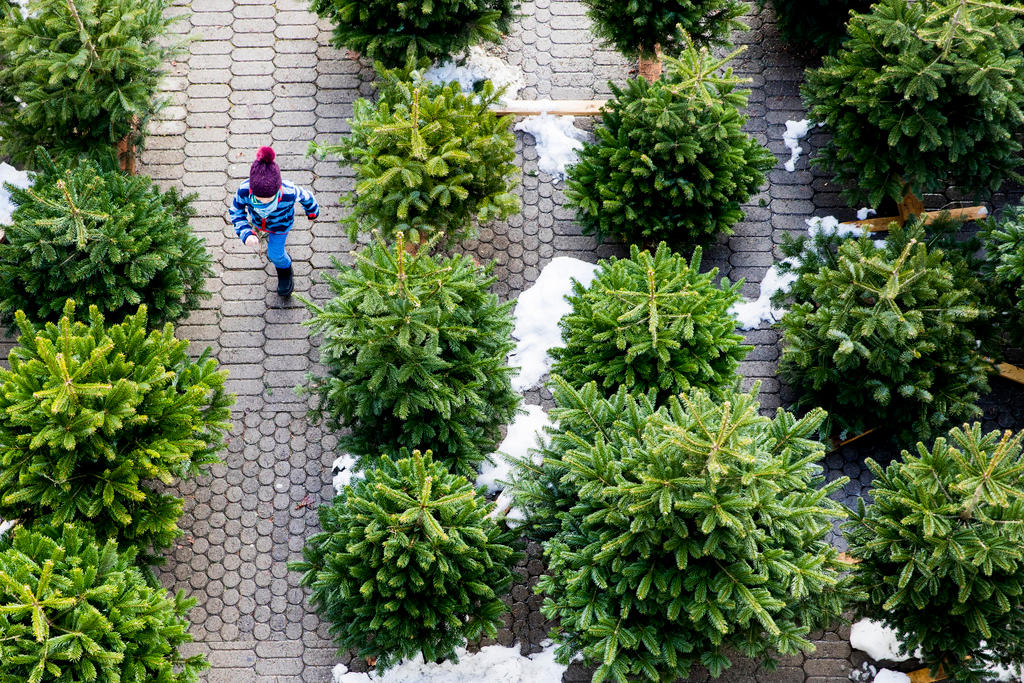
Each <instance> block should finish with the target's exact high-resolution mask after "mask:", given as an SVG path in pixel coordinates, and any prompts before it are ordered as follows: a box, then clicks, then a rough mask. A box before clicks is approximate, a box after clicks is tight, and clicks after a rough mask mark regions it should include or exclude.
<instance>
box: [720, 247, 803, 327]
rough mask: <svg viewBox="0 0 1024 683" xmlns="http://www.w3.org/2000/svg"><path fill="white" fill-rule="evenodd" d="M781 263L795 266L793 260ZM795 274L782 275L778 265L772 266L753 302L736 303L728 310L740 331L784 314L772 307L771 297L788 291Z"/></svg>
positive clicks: (795, 262) (794, 279)
mask: <svg viewBox="0 0 1024 683" xmlns="http://www.w3.org/2000/svg"><path fill="white" fill-rule="evenodd" d="M783 263H788V264H790V265H792V266H796V264H797V261H796V259H795V258H788V259H786V260H785V261H783ZM796 278H797V274H796V273H795V272H793V271H790V272H788V273H782V272H781V271H780V270H779V266H778V264H776V265H774V266H772V267H771V268H769V269H768V272H767V273H765V276H764V279H763V280H761V293H760V294H759V295H758V297H757V298H756V299H754V300H753V301H737V302H736V303H735V304H733V305H732V308H730V309H729V312H730V313H731V314H733V315H734V316H736V320H737V322H738V326H739V328H740V329H741V330H752V329H754V328H755V327H757V326H758V325H760V324H761V323H762V322H774V321H776V320H778V319H779V318H780V317H782V314H783V313H785V312H786V311H785V309H784V308H776V307H775V306H773V305H772V297H773V296H775V294H776V293H777V292H785V291H788V290H789V288H790V287H791V286H792V285H793V283H794V282H796Z"/></svg>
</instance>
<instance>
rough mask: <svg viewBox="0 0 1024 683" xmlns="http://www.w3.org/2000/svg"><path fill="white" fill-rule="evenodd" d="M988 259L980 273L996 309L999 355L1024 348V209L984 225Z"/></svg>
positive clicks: (1008, 210) (988, 300) (1009, 210)
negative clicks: (1008, 349) (1011, 349)
mask: <svg viewBox="0 0 1024 683" xmlns="http://www.w3.org/2000/svg"><path fill="white" fill-rule="evenodd" d="M981 227H982V229H981V233H980V234H981V241H982V244H983V245H984V250H985V259H984V260H983V261H982V263H981V265H980V267H979V270H980V274H981V278H982V280H983V281H984V283H985V286H984V287H983V288H981V289H980V291H981V293H982V295H983V296H984V297H985V301H986V303H988V304H989V306H991V307H992V308H993V323H994V324H993V327H994V328H995V329H994V334H993V335H992V336H994V337H995V342H996V343H995V344H990V346H993V348H992V349H989V351H990V352H992V353H995V354H999V357H1001V355H1002V352H1004V351H1005V348H1006V347H1007V346H1009V347H1012V348H1022V347H1024V318H1022V316H1021V313H1022V312H1024V206H1007V207H1006V208H1005V209H1004V210H1003V214H1002V216H1000V217H999V219H998V220H996V219H989V220H987V221H984V222H982V224H981Z"/></svg>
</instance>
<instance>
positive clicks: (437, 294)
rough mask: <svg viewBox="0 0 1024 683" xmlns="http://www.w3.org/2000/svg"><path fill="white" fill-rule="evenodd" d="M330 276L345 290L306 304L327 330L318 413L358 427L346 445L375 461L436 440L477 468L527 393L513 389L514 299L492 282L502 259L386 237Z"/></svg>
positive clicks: (456, 460)
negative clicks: (480, 260)
mask: <svg viewBox="0 0 1024 683" xmlns="http://www.w3.org/2000/svg"><path fill="white" fill-rule="evenodd" d="M335 265H336V267H338V268H339V272H338V273H337V275H327V276H325V280H326V282H327V284H328V286H329V287H330V288H331V290H332V292H333V293H334V295H335V296H334V298H333V299H331V300H330V301H328V302H327V303H326V304H324V305H323V306H319V305H316V304H313V303H311V302H306V305H307V307H308V308H309V310H310V312H311V313H312V318H311V319H310V320H309V321H307V323H305V324H306V325H307V326H308V327H310V329H311V330H312V332H313V334H322V335H323V343H322V344H321V346H320V353H321V362H322V363H323V364H324V366H325V367H326V368H327V374H326V376H324V377H320V378H314V379H313V382H312V385H311V391H314V392H316V393H317V394H318V396H319V397H320V403H319V406H318V409H317V410H316V411H314V415H315V416H318V417H325V418H327V419H328V421H329V422H330V423H331V424H332V425H333V426H340V425H344V426H346V427H348V428H349V429H350V430H351V432H350V433H349V434H348V435H346V436H344V437H342V445H343V447H345V448H348V449H350V450H351V451H352V452H353V453H354V454H357V455H358V456H359V457H360V463H361V466H367V465H370V464H372V462H373V459H374V458H376V456H377V455H378V453H379V452H380V451H382V450H383V451H386V452H396V451H397V450H398V449H400V448H403V447H417V446H419V447H423V448H427V447H433V448H434V452H435V453H436V454H437V457H438V459H441V460H445V461H446V462H448V463H449V464H450V465H451V466H452V467H453V468H454V469H455V470H456V471H458V472H460V473H463V474H467V475H469V474H471V473H473V472H474V471H475V468H476V465H477V464H478V463H479V462H481V461H482V460H483V458H484V457H485V456H486V455H487V454H489V453H491V452H493V450H494V448H495V447H496V446H497V443H498V440H499V439H500V427H501V425H504V424H507V423H508V422H510V421H511V419H512V417H513V416H514V415H515V411H516V409H517V407H518V405H519V400H520V397H519V395H518V394H516V393H515V392H514V391H512V385H511V380H510V377H511V375H512V373H513V370H512V369H511V368H509V367H508V364H507V356H508V353H509V352H510V351H511V350H512V347H513V343H512V341H511V337H510V335H511V332H512V325H513V323H512V315H511V307H512V304H511V303H509V302H506V303H500V302H499V301H498V297H497V296H496V295H494V294H492V293H491V292H489V291H488V290H489V288H490V286H491V284H492V283H493V282H494V278H493V277H492V276H491V275H490V272H491V269H492V268H493V265H488V266H486V267H479V266H477V265H476V264H475V263H474V262H473V261H472V260H471V259H470V258H468V257H465V256H461V255H458V254H456V255H454V256H451V257H436V258H435V257H434V256H431V255H430V254H429V245H427V246H424V247H421V248H420V249H419V251H418V252H417V253H416V254H415V255H411V254H409V253H407V252H406V251H405V249H404V241H403V239H402V238H401V235H399V238H398V242H397V244H396V245H395V246H394V247H391V246H388V245H386V244H385V243H384V242H382V241H374V242H373V243H372V244H371V245H370V246H368V247H367V248H366V249H364V250H362V251H360V252H358V253H357V254H356V256H355V264H354V265H353V267H351V268H349V267H343V266H341V264H340V263H336V264H335Z"/></svg>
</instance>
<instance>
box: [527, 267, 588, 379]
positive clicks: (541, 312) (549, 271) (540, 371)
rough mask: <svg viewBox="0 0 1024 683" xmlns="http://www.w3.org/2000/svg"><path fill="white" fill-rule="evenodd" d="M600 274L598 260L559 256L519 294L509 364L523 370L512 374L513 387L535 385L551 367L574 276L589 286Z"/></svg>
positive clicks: (566, 311) (560, 341)
mask: <svg viewBox="0 0 1024 683" xmlns="http://www.w3.org/2000/svg"><path fill="white" fill-rule="evenodd" d="M596 274H597V264H596V263H588V262H587V261H581V260H580V259H576V258H572V257H569V256H558V257H556V258H553V259H551V262H550V263H548V265H546V266H544V270H542V271H541V272H540V276H539V277H538V278H537V281H536V282H535V283H534V284H533V286H532V287H530V288H529V289H527V290H526V291H524V292H523V293H522V294H520V295H519V300H518V301H517V302H516V308H515V312H514V316H515V328H514V329H513V330H512V338H513V339H514V340H515V341H516V347H515V349H513V350H512V353H511V354H509V357H508V364H509V365H510V366H512V367H513V368H515V367H518V368H519V373H518V374H517V375H515V376H513V377H512V388H513V389H515V390H516V391H526V390H528V389H532V388H534V387H535V386H537V385H538V384H540V380H541V378H542V377H543V376H544V375H546V374H547V373H548V371H549V370H550V369H551V356H549V355H548V350H549V349H551V348H552V347H555V346H561V344H562V332H561V330H560V329H559V327H558V321H559V320H561V318H562V316H563V315H565V314H567V313H569V312H570V310H571V307H570V306H569V302H568V301H566V300H565V297H566V296H567V295H569V294H571V293H572V283H573V281H574V280H575V281H578V282H579V283H580V284H581V285H583V286H584V287H589V286H590V283H591V282H593V281H594V277H595V276H596Z"/></svg>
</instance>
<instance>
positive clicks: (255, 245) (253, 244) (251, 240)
mask: <svg viewBox="0 0 1024 683" xmlns="http://www.w3.org/2000/svg"><path fill="white" fill-rule="evenodd" d="M243 244H245V246H247V247H249V248H250V249H252V250H253V251H259V250H260V238H259V237H257V236H256V235H249V236H248V237H246V238H245V242H244V243H243Z"/></svg>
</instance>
